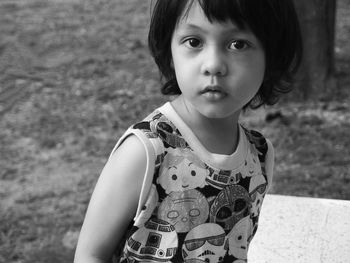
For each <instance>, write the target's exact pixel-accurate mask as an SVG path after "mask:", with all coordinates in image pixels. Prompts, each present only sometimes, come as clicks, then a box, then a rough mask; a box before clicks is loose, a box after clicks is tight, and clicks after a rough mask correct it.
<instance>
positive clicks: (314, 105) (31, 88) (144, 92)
mask: <svg viewBox="0 0 350 263" xmlns="http://www.w3.org/2000/svg"><path fill="white" fill-rule="evenodd" d="M148 5H149V1H138V0H118V1H108V0H85V1H79V0H74V1H73V0H71V1H63V0H49V1H43V0H33V1H25V0H14V1H2V2H1V3H0V14H1V15H0V33H1V36H2V37H1V39H0V72H1V74H0V84H1V86H0V92H1V93H0V94H1V95H0V112H1V113H0V114H1V122H0V145H1V147H0V155H1V159H0V167H1V169H0V200H1V201H0V206H1V209H0V262H10V263H12V262H13V263H14V262H16V263H17V262H25V263H27V262H28V263H29V262H37V263H40V262H69V261H72V257H73V253H74V246H75V242H76V237H77V234H78V231H79V228H80V226H81V223H82V220H83V217H84V213H85V209H86V207H87V203H88V200H89V197H90V194H91V191H92V189H93V186H94V184H95V182H96V180H97V178H98V175H99V172H100V171H101V169H102V167H103V165H104V162H105V161H106V158H107V156H108V154H109V152H110V151H111V149H112V147H113V144H114V143H115V142H116V139H117V138H118V137H119V136H120V135H121V134H122V133H123V131H124V130H125V129H126V128H127V127H128V126H129V125H130V124H131V123H134V122H135V121H136V120H140V119H141V118H142V117H144V116H145V115H146V114H147V113H148V112H150V111H151V110H152V109H154V108H155V107H156V106H158V105H161V104H162V103H163V102H164V101H165V100H166V99H167V98H164V97H162V96H161V95H160V94H159V92H158V89H159V84H158V72H157V69H156V67H155V65H154V63H153V62H152V61H151V58H150V57H149V54H148V51H147V43H146V36H147V24H148V23H149V20H148V17H149V8H148ZM338 10H339V11H338V22H337V46H336V55H337V80H338V83H339V89H338V91H337V92H334V91H332V92H329V94H325V96H324V99H323V101H321V102H307V103H305V102H286V103H284V104H282V103H281V104H278V105H276V106H274V107H271V108H268V109H260V110H258V111H257V112H254V113H252V112H248V113H246V114H245V116H243V117H244V118H243V121H244V122H245V123H247V124H248V125H249V126H250V127H253V128H256V129H258V130H260V131H262V132H263V133H264V134H265V135H266V136H267V137H269V138H270V139H271V140H272V142H273V144H274V145H275V148H276V169H275V180H274V185H273V188H272V193H277V194H288V195H299V196H313V197H323V198H338V199H348V200H350V188H349V187H348V186H349V184H350V174H349V170H350V150H349V149H350V137H349V135H348V131H349V130H350V129H349V128H350V114H349V112H350V111H349V105H348V100H349V98H350V94H349V91H348V90H349V85H350V79H349V77H348V75H349V73H350V56H349V54H350V50H349V45H348V39H349V35H350V27H349V24H350V23H349V17H350V16H349V13H350V5H349V4H348V3H347V2H346V0H339V2H338ZM5 97H6V98H5ZM4 98H5V99H4ZM274 112H280V113H281V116H282V117H281V118H277V119H275V120H273V121H271V122H269V123H266V121H265V119H266V115H267V114H271V113H274Z"/></svg>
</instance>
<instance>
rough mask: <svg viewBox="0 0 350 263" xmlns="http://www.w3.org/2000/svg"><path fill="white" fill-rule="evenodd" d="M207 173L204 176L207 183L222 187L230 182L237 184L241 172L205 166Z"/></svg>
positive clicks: (218, 187)
mask: <svg viewBox="0 0 350 263" xmlns="http://www.w3.org/2000/svg"><path fill="white" fill-rule="evenodd" d="M207 169H208V171H209V175H208V176H207V177H206V179H205V180H206V181H207V183H208V184H209V185H211V186H213V187H215V188H217V189H222V188H224V187H225V186H227V185H230V184H237V183H238V182H239V181H240V180H241V178H242V174H241V173H240V172H238V173H236V172H234V171H230V170H218V169H213V168H212V167H208V168H207Z"/></svg>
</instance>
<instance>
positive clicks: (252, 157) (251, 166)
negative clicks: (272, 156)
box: [242, 145, 262, 177]
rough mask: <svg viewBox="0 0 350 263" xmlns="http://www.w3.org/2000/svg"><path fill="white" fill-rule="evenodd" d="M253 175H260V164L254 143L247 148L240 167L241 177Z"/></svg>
mask: <svg viewBox="0 0 350 263" xmlns="http://www.w3.org/2000/svg"><path fill="white" fill-rule="evenodd" d="M255 175H262V171H261V164H260V161H259V157H258V152H257V150H256V149H255V146H254V145H251V147H250V148H249V151H248V154H247V157H246V160H245V162H244V166H243V167H242V176H243V177H252V176H255Z"/></svg>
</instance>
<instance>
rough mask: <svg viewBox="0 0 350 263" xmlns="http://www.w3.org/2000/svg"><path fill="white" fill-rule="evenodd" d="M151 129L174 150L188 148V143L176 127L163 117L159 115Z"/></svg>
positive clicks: (152, 123) (154, 119)
mask: <svg viewBox="0 0 350 263" xmlns="http://www.w3.org/2000/svg"><path fill="white" fill-rule="evenodd" d="M150 129H151V131H152V132H153V133H155V134H158V135H159V137H160V138H161V139H162V140H163V141H164V142H166V143H167V144H168V145H169V146H170V147H172V148H177V147H180V148H186V147H188V144H187V142H186V141H185V139H184V138H183V137H182V135H181V133H180V132H179V131H178V130H177V129H176V127H175V126H174V125H173V124H172V123H171V122H170V121H169V120H168V119H167V118H166V117H165V116H163V115H157V116H156V118H153V121H152V122H151V124H150Z"/></svg>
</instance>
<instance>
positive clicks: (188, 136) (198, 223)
mask: <svg viewBox="0 0 350 263" xmlns="http://www.w3.org/2000/svg"><path fill="white" fill-rule="evenodd" d="M131 134H133V135H136V136H137V137H138V138H139V139H140V141H141V142H142V143H143V145H144V146H145V149H146V152H147V168H146V172H145V176H144V181H143V186H142V190H141V194H140V198H139V204H138V209H137V212H136V215H135V217H134V219H133V220H132V222H131V223H130V226H129V228H128V231H127V232H126V234H125V236H124V239H123V242H122V243H121V244H120V246H119V248H118V249H117V252H116V255H118V256H115V257H114V259H113V262H123V263H124V262H188V263H194V262H210V263H212V262H213V263H217V262H235V263H241V262H247V252H248V247H249V243H250V241H251V240H252V238H253V236H254V234H255V232H256V231H257V227H258V218H259V213H260V209H261V205H262V202H263V199H264V196H265V194H266V192H267V190H268V187H269V186H270V184H271V178H272V168H273V148H272V145H271V143H270V142H269V141H268V140H266V139H265V138H264V137H263V136H262V135H261V134H260V133H258V132H256V131H253V130H248V129H246V128H244V127H243V126H242V125H239V142H238V145H237V149H236V151H235V152H234V153H233V154H231V155H222V154H214V153H210V152H208V151H207V150H206V149H205V148H204V146H203V145H202V144H201V143H200V142H199V140H198V138H197V137H196V136H195V135H194V134H193V132H192V131H191V130H190V128H189V127H188V126H187V125H186V124H185V123H184V122H183V120H182V119H181V118H180V116H179V115H178V114H177V113H176V111H175V110H174V109H173V108H172V106H171V104H170V103H169V102H168V103H166V104H164V105H163V106H162V107H160V108H158V109H157V110H155V111H154V112H153V113H152V114H150V115H149V116H148V117H146V118H145V119H144V120H143V121H141V122H139V123H136V124H135V125H133V126H131V127H130V128H129V129H128V130H127V131H126V132H125V134H124V135H123V136H122V137H121V139H120V140H119V141H118V143H117V144H116V146H115V148H114V150H115V149H116V148H117V147H118V146H119V145H120V144H121V143H122V142H123V141H124V140H125V138H127V137H128V136H130V135H131ZM114 150H113V151H112V153H113V152H114Z"/></svg>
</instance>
